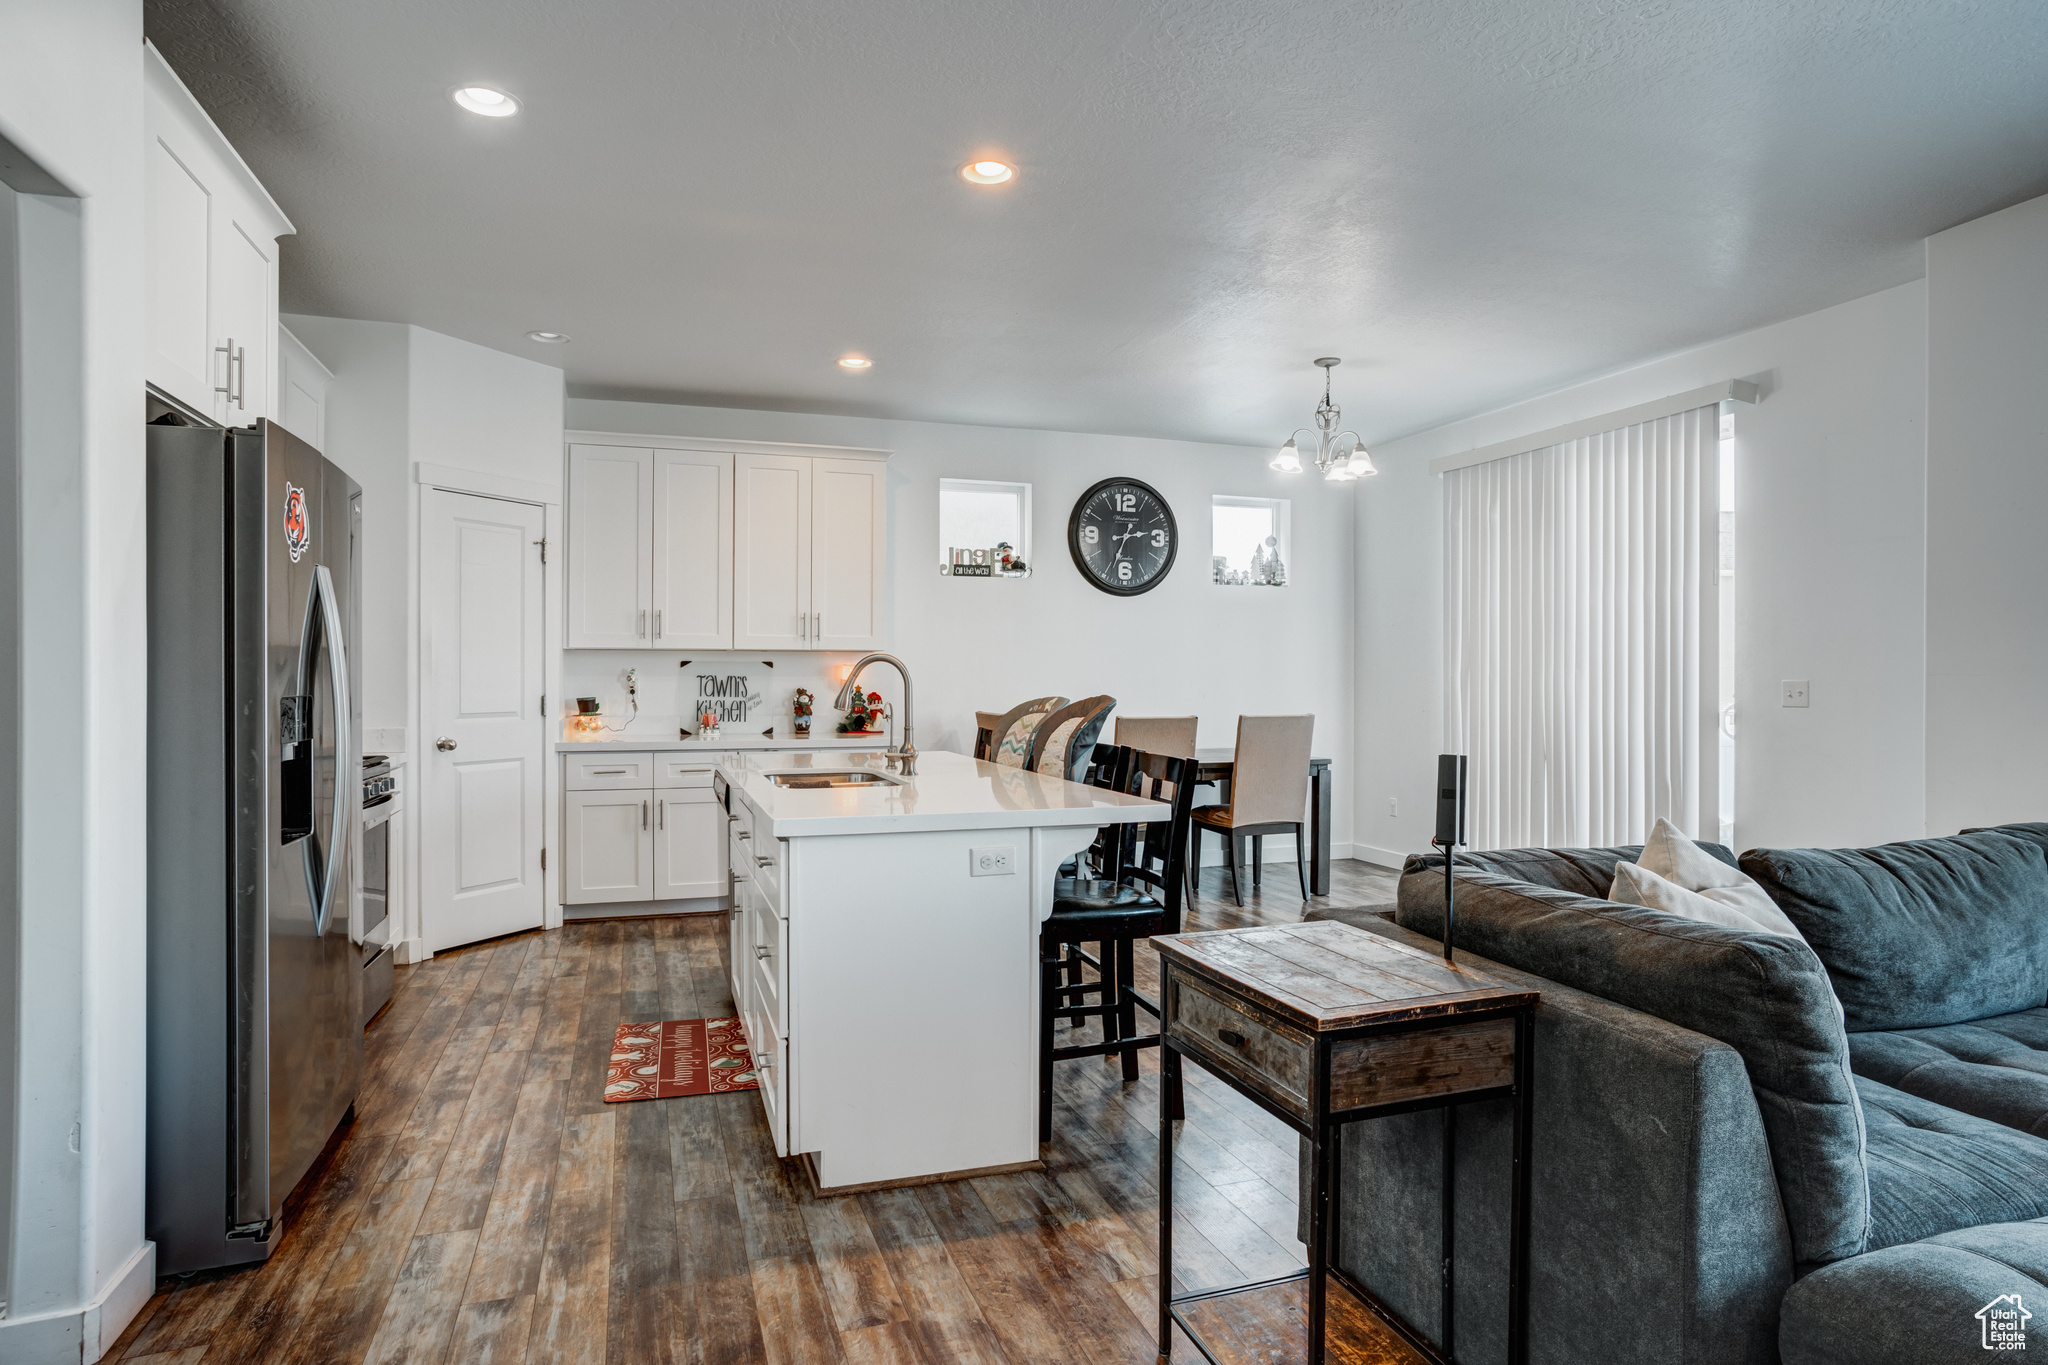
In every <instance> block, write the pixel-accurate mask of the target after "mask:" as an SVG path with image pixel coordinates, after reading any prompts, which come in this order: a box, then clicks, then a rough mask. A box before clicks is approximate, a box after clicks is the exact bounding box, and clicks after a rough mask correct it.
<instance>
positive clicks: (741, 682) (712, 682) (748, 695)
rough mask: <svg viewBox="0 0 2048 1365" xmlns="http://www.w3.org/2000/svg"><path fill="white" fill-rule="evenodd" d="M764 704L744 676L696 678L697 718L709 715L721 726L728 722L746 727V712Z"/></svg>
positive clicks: (763, 698)
mask: <svg viewBox="0 0 2048 1365" xmlns="http://www.w3.org/2000/svg"><path fill="white" fill-rule="evenodd" d="M766 700H767V698H766V697H763V696H762V695H760V694H759V693H758V692H756V691H754V684H753V680H752V679H751V678H749V677H747V675H746V674H744V673H728V674H723V675H720V674H712V673H699V674H698V675H697V709H696V714H697V715H698V716H699V717H702V716H703V715H704V714H705V713H706V712H707V711H708V712H710V713H711V714H712V715H714V716H717V717H718V723H719V724H721V725H723V724H725V722H727V721H731V722H732V723H733V724H735V725H744V724H746V721H747V714H748V712H749V710H750V709H751V708H753V707H756V706H759V705H760V704H761V703H762V702H764V701H766Z"/></svg>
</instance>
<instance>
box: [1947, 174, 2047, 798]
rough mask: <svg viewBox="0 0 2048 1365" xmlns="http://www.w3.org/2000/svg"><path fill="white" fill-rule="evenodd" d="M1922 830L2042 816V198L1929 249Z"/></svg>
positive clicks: (2044, 311) (2044, 428)
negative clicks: (1924, 806) (1924, 802)
mask: <svg viewBox="0 0 2048 1365" xmlns="http://www.w3.org/2000/svg"><path fill="white" fill-rule="evenodd" d="M1927 291H1928V297H1927V312H1928V348H1929V357H1930V364H1929V367H1928V393H1927V400H1928V414H1927V416H1928V422H1927V544H1928V565H1929V572H1928V578H1927V823H1928V826H1929V829H1930V830H1931V832H1934V833H1938V834H1947V833H1951V832H1953V831H1955V830H1958V829H1962V828H1964V827H1966V826H1970V825H1984V824H1996V823H2000V822H2004V821H2009V820H2040V819H2043V818H2048V612H2044V611H2043V609H2042V604H2041V599H2042V585H2043V584H2044V583H2048V534H2044V533H2043V530H2042V524H2041V523H2042V514H2043V512H2044V511H2048V197H2044V198H2040V199H2035V200H2032V201H2030V202H2028V203H2025V204H2020V205H2017V206H2015V207H2013V208H2009V209H2006V210H2005V211H2004V212H2002V213H1994V214H1991V215H1989V216H1987V217H1984V218H1979V219H1978V220H1977V221H1975V222H1973V223H1965V224H1964V225H1963V226H1961V227H1956V228H1951V229H1949V230H1948V231H1947V232H1943V233H1940V234H1938V235H1936V236H1934V237H1930V238H1929V239H1928V241H1927Z"/></svg>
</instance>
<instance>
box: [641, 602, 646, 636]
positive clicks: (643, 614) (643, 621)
mask: <svg viewBox="0 0 2048 1365" xmlns="http://www.w3.org/2000/svg"><path fill="white" fill-rule="evenodd" d="M646 634H647V609H646V608H645V607H642V608H641V609H640V635H641V636H642V637H643V638H644V637H645V636H646Z"/></svg>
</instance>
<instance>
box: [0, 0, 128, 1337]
mask: <svg viewBox="0 0 2048 1365" xmlns="http://www.w3.org/2000/svg"><path fill="white" fill-rule="evenodd" d="M0 137H5V138H6V139H7V140H8V141H10V142H11V143H12V144H13V145H14V146H15V147H16V148H17V149H19V151H20V152H21V153H23V154H25V155H24V156H23V157H22V158H20V159H16V158H13V157H10V158H9V159H10V160H13V161H14V163H15V169H14V170H12V171H10V172H9V173H8V176H9V178H10V179H11V180H12V181H13V182H14V183H15V184H16V185H17V187H25V183H24V182H25V179H26V173H27V172H29V169H30V167H31V166H33V167H39V168H40V170H41V172H43V173H46V174H47V176H48V177H50V178H52V180H53V181H54V182H58V183H47V184H45V185H44V187H43V188H41V189H38V190H36V191H35V192H33V193H25V194H21V195H18V196H15V197H14V203H13V210H14V213H15V215H16V217H15V223H14V236H15V237H16V240H17V242H18V244H19V247H20V251H21V257H22V260H21V268H20V272H19V278H18V281H17V288H18V291H19V297H20V312H21V318H20V321H21V325H22V326H23V328H24V329H25V331H27V332H28V333H30V334H31V335H30V339H29V342H28V344H26V345H24V346H23V348H22V351H21V363H22V365H23V374H22V387H21V397H20V401H19V403H18V404H16V405H14V406H13V410H12V411H9V412H7V413H5V414H4V418H5V420H7V421H9V422H11V423H14V424H15V425H16V435H17V440H18V443H19V454H20V461H19V467H20V488H19V496H20V500H21V501H20V517H21V521H20V526H19V542H18V543H19V552H20V564H19V570H20V578H19V591H20V602H21V630H22V663H21V668H22V673H21V692H20V718H19V720H20V723H21V725H22V731H23V741H22V750H21V761H22V764H23V769H24V771H27V772H33V773H35V774H36V780H35V787H34V789H33V796H34V799H33V800H31V801H26V802H23V803H21V807H20V812H19V817H20V839H21V866H20V870H19V871H20V888H21V896H20V901H19V907H18V908H19V911H20V916H19V937H18V939H17V940H16V942H15V944H14V948H15V950H16V953H17V956H16V958H15V961H14V964H13V965H14V967H15V970H16V971H17V973H18V977H17V980H18V983H19V997H18V1005H19V1015H18V1017H17V1019H15V1020H14V1021H11V1023H12V1025H13V1027H10V1028H9V1029H8V1030H7V1032H8V1033H9V1034H10V1035H12V1037H13V1038H14V1039H15V1040H16V1042H17V1046H18V1057H17V1062H18V1067H17V1071H16V1075H15V1085H16V1097H17V1100H18V1107H17V1109H16V1124H15V1131H14V1132H13V1133H12V1134H11V1135H8V1137H9V1138H10V1139H11V1140H8V1141H5V1143H4V1145H5V1147H6V1149H7V1152H6V1154H7V1155H8V1156H10V1157H11V1169H10V1170H8V1171H6V1172H5V1176H6V1178H7V1179H8V1181H9V1183H10V1185H11V1188H12V1196H13V1198H12V1204H11V1209H12V1222H13V1226H12V1228H11V1229H5V1230H0V1231H4V1232H6V1233H7V1234H8V1235H9V1236H10V1240H11V1248H10V1263H9V1268H8V1277H7V1279H8V1282H7V1283H6V1285H5V1286H4V1289H5V1295H6V1298H7V1301H8V1302H7V1317H6V1320H4V1321H0V1359H5V1360H7V1361H9V1362H15V1361H22V1362H37V1361H52V1362H54V1361H59V1360H68V1361H74V1362H75V1361H77V1360H79V1359H81V1357H82V1358H83V1359H86V1360H95V1359H98V1357H99V1355H100V1353H101V1351H102V1350H103V1349H104V1347H105V1346H106V1345H108V1344H111V1342H112V1340H113V1338H114V1337H115V1336H116V1335H117V1334H118V1333H119V1332H120V1330H121V1328H122V1327H123V1326H124V1325H125V1324H126V1323H127V1321H128V1319H129V1318H130V1317H131V1316H132V1315H133V1314H134V1312H135V1311H136V1310H137V1309H138V1308H140V1307H141V1305H142V1303H143V1302H144V1301H145V1300H146V1298H147V1296H148V1293H149V1291H150V1288H151V1279H152V1275H153V1266H154V1263H153V1260H152V1258H151V1255H150V1247H149V1244H148V1243H146V1242H144V1241H143V1239H142V1178H143V1110H142V1106H143V1098H144V1092H143V1087H142V1086H141V1085H139V1084H137V1083H136V1078H135V1066H134V1059H135V1055H136V1052H135V1049H136V1047H137V1040H138V1039H139V1038H141V1037H142V1034H143V1028H144V1017H143V1002H144V988H145V985H146V963H145V960H144V939H145V936H144V913H145V900H144V873H145V868H144V863H143V859H142V858H141V857H140V856H139V853H138V850H139V849H140V848H141V846H142V843H143V828H144V823H143V822H144V810H145V802H146V796H147V794H146V790H145V785H144V773H143V771H142V768H141V766H140V764H139V763H138V762H137V761H136V759H137V755H139V754H141V753H143V752H144V747H145V739H146V734H145V731H144V729H143V725H144V719H143V707H142V705H141V698H140V695H139V692H138V690H137V689H138V687H139V680H140V679H141V678H142V677H143V676H144V674H145V672H146V666H147V660H146V657H145V653H144V650H145V630H144V615H143V613H144V600H143V591H142V588H143V551H144V529H145V508H144V503H143V483H144V481H143V430H142V420H143V406H142V397H143V392H142V335H141V323H142V147H143V140H142V13H141V6H140V4H138V3H135V0H71V2H70V3H66V4H60V5H53V4H48V3H44V2H42V0H0ZM73 196H75V197H73ZM9 534H10V535H11V534H12V529H11V528H10V533H9ZM58 714H63V715H64V716H66V717H67V718H69V719H67V720H66V722H65V723H63V724H53V723H51V717H53V716H56V715H58Z"/></svg>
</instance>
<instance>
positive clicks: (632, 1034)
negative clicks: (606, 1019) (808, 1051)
mask: <svg viewBox="0 0 2048 1365" xmlns="http://www.w3.org/2000/svg"><path fill="white" fill-rule="evenodd" d="M760 1088H761V1083H760V1082H759V1081H758V1080H756V1079H755V1077H754V1057H753V1054H752V1053H750V1052H748V1051H747V1037H746V1034H745V1033H743V1032H741V1030H740V1021H739V1020H737V1019H670V1020H667V1021H666V1022H664V1023H659V1024H621V1025H619V1028H618V1032H616V1033H614V1034H613V1035H612V1061H611V1067H610V1069H609V1070H608V1071H607V1072H606V1074H605V1080H604V1098H605V1103H607V1104H617V1103H619V1102H620V1101H622V1100H665V1099H668V1098H670V1097H671V1096H675V1095H722V1094H724V1093H726V1092H727V1091H729V1090H759V1089H760Z"/></svg>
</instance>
